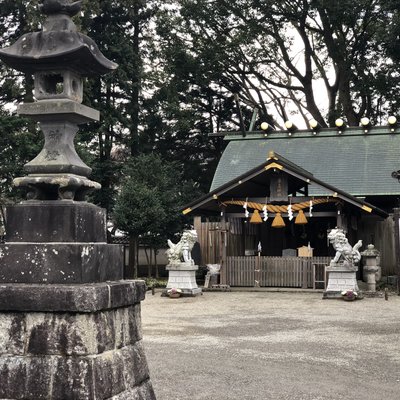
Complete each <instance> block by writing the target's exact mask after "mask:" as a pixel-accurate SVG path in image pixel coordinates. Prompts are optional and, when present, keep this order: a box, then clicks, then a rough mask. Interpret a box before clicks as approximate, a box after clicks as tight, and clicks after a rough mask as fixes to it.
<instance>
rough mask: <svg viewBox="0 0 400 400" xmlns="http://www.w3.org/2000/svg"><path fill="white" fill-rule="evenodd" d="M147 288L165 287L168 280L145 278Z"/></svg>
mask: <svg viewBox="0 0 400 400" xmlns="http://www.w3.org/2000/svg"><path fill="white" fill-rule="evenodd" d="M144 281H145V282H146V287H147V289H148V290H149V289H151V288H165V287H166V286H167V283H168V281H167V280H166V279H155V278H144Z"/></svg>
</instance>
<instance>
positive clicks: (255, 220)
mask: <svg viewBox="0 0 400 400" xmlns="http://www.w3.org/2000/svg"><path fill="white" fill-rule="evenodd" d="M250 223H251V224H261V223H262V219H261V216H260V213H259V212H258V210H254V212H253V215H252V216H251V218H250Z"/></svg>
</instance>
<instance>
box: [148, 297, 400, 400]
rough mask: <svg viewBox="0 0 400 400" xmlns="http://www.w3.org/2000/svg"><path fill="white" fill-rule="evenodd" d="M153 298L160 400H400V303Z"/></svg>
mask: <svg viewBox="0 0 400 400" xmlns="http://www.w3.org/2000/svg"><path fill="white" fill-rule="evenodd" d="M321 297H322V295H321V293H310V292H307V293H282V292H280V293H278V292H277V293H274V292H262V291H260V292H227V293H217V292H206V293H204V295H203V296H199V297H196V298H180V299H170V298H166V297H160V293H156V295H155V296H152V295H151V294H150V292H148V294H147V297H146V300H145V301H144V302H143V303H142V321H143V334H144V345H145V349H146V355H147V358H148V364H149V368H150V376H151V377H152V382H153V386H154V389H155V392H156V395H157V399H158V400H183V399H192V400H200V399H210V400H211V399H213V400H214V399H215V400H217V399H218V400H228V399H230V400H235V399H238V400H239V399H241V400H242V399H249V400H250V399H280V400H285V399H290V400H349V399H353V398H360V399H363V400H377V399H385V400H398V399H399V398H400V318H399V317H400V297H398V296H395V295H393V296H390V297H389V301H385V300H384V299H383V298H366V299H364V300H361V301H355V302H344V301H341V300H322V299H321Z"/></svg>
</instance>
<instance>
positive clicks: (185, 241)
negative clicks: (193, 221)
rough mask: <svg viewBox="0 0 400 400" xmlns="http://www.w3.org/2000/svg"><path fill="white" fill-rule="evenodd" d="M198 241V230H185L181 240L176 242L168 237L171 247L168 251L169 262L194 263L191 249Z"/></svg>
mask: <svg viewBox="0 0 400 400" xmlns="http://www.w3.org/2000/svg"><path fill="white" fill-rule="evenodd" d="M196 241H197V232H196V231H195V230H187V231H184V232H183V234H182V237H181V240H180V241H179V242H178V243H177V244H174V243H172V242H171V241H170V240H169V239H168V246H169V249H168V250H167V251H166V255H167V257H168V262H169V264H179V263H182V262H183V263H187V264H190V265H194V261H193V259H192V254H191V251H192V249H193V246H194V244H195V243H196Z"/></svg>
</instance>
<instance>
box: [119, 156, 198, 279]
mask: <svg viewBox="0 0 400 400" xmlns="http://www.w3.org/2000/svg"><path fill="white" fill-rule="evenodd" d="M124 175H125V178H124V180H123V184H122V188H121V191H120V193H119V195H118V197H117V202H116V206H115V210H114V214H113V215H114V220H115V223H116V226H117V227H118V228H119V229H121V230H123V231H125V232H126V233H127V234H128V235H129V237H130V246H129V271H127V276H128V277H137V263H136V254H137V249H138V244H139V240H141V241H142V242H147V244H149V245H150V246H152V247H155V248H157V247H159V246H160V244H161V243H164V244H165V243H166V241H167V237H171V235H173V234H174V233H175V232H178V231H179V230H180V229H181V228H182V225H183V223H184V220H183V218H182V217H181V215H180V213H179V207H180V206H181V205H182V204H183V203H185V202H187V201H189V199H190V198H193V196H194V195H196V193H195V192H196V191H195V190H193V186H192V184H191V183H190V182H187V181H185V180H184V179H183V173H182V168H181V166H179V165H178V164H177V163H173V162H167V161H165V160H163V159H162V158H161V157H160V156H158V155H156V154H147V155H139V156H138V157H136V158H134V159H132V161H131V162H130V163H128V164H127V166H126V167H125V169H124Z"/></svg>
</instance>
